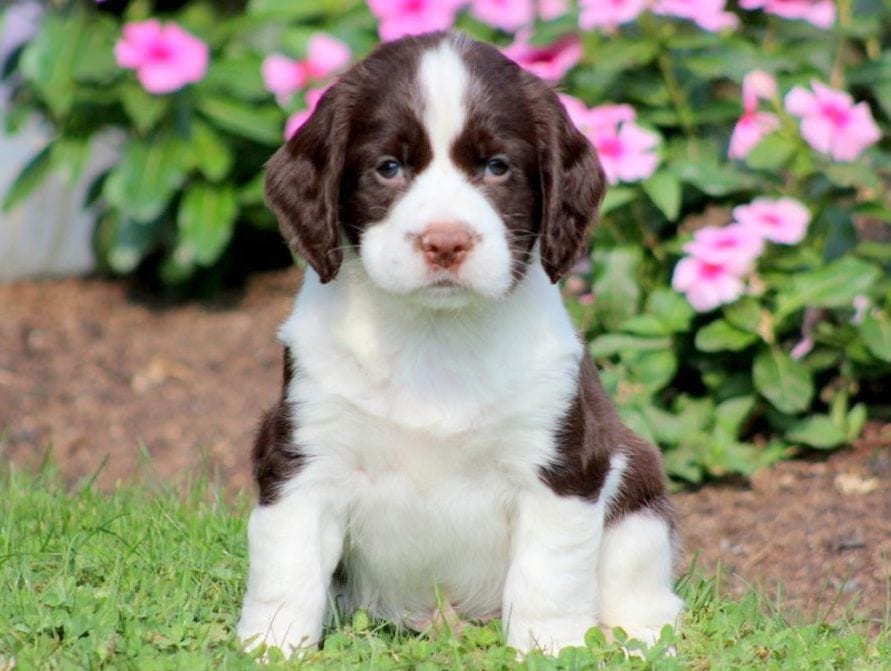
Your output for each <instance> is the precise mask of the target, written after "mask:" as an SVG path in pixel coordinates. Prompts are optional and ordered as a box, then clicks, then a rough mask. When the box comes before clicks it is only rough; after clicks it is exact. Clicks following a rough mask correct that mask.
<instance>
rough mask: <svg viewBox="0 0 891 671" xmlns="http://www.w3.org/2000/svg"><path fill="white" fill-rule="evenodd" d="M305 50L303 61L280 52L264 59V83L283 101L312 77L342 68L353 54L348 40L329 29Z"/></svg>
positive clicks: (314, 37)
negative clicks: (345, 41)
mask: <svg viewBox="0 0 891 671" xmlns="http://www.w3.org/2000/svg"><path fill="white" fill-rule="evenodd" d="M306 51H307V54H306V60H303V61H296V60H294V59H292V58H288V57H287V56H282V55H281V54H271V55H269V56H267V57H266V58H265V59H264V60H263V66H262V72H263V83H264V84H265V85H266V88H267V89H268V90H269V91H271V92H272V93H274V94H275V97H276V100H278V103H279V104H280V105H286V104H287V102H288V100H290V98H291V96H292V95H294V94H295V93H296V92H297V91H299V90H300V89H302V88H303V87H304V86H306V85H307V84H308V83H309V82H310V81H311V80H319V79H324V78H325V77H327V76H328V75H331V74H333V73H335V72H337V71H338V70H341V69H343V68H344V67H346V66H347V65H349V62H350V58H351V57H352V54H351V53H350V48H349V47H348V46H347V45H346V44H344V43H343V42H341V41H340V40H338V39H336V38H334V37H331V36H330V35H328V34H326V33H315V34H314V35H313V36H312V37H310V38H309V43H308V45H307V49H306Z"/></svg>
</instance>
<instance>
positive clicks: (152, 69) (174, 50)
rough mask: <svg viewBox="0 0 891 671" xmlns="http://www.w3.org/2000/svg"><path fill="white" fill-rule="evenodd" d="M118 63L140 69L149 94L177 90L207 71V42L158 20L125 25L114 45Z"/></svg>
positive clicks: (197, 79)
mask: <svg viewBox="0 0 891 671" xmlns="http://www.w3.org/2000/svg"><path fill="white" fill-rule="evenodd" d="M114 55H115V59H116V60H117V63H118V65H120V66H121V67H123V68H128V69H131V70H136V78H137V79H138V80H139V83H140V84H142V86H143V88H145V90H146V91H148V92H149V93H155V94H162V93H172V92H173V91H177V90H179V89H181V88H183V87H184V86H186V85H187V84H193V83H195V82H197V81H200V80H201V79H202V78H203V77H204V74H205V73H206V72H207V64H208V60H209V53H208V49H207V45H206V44H205V43H204V42H202V41H201V40H200V39H198V38H197V37H195V36H194V35H192V34H191V33H189V32H187V31H185V30H183V29H182V28H180V27H179V26H178V25H177V24H175V23H167V24H164V25H162V24H161V22H160V21H158V20H156V19H149V20H148V21H140V22H137V23H128V24H125V25H124V28H123V36H122V37H121V39H120V40H118V42H117V44H115V47H114Z"/></svg>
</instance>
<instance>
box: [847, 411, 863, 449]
mask: <svg viewBox="0 0 891 671" xmlns="http://www.w3.org/2000/svg"><path fill="white" fill-rule="evenodd" d="M866 417H867V409H866V404H865V403H858V404H857V405H855V406H854V407H853V408H851V410H850V411H849V412H848V416H847V417H846V418H845V438H846V440H847V442H849V443H852V442H854V441H855V440H857V439H858V438H859V437H860V432H861V431H862V430H863V425H864V424H865V423H866Z"/></svg>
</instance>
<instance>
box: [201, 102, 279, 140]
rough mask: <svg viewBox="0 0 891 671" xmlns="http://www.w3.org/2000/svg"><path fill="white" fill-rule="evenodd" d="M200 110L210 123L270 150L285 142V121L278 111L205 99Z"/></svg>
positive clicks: (270, 108)
mask: <svg viewBox="0 0 891 671" xmlns="http://www.w3.org/2000/svg"><path fill="white" fill-rule="evenodd" d="M197 106H198V109H199V110H200V111H201V112H202V113H203V114H204V115H205V116H206V117H207V118H208V119H210V121H212V122H213V123H214V124H216V125H217V126H219V127H220V128H222V129H224V130H227V131H229V132H230V133H233V134H235V135H239V136H241V137H245V138H247V139H249V140H256V141H257V142H260V143H262V144H265V145H269V146H278V145H280V144H282V143H283V142H284V127H285V126H284V119H283V118H282V114H281V113H280V112H279V111H278V110H277V109H276V108H274V107H270V106H262V107H261V106H258V105H251V104H247V103H242V102H238V101H235V100H230V99H228V98H222V97H204V98H201V99H200V100H199V101H198V103H197Z"/></svg>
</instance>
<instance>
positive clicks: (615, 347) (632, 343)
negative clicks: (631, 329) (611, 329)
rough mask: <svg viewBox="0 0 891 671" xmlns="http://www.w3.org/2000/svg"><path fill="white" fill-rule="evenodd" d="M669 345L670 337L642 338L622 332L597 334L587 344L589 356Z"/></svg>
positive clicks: (662, 348) (654, 348)
mask: <svg viewBox="0 0 891 671" xmlns="http://www.w3.org/2000/svg"><path fill="white" fill-rule="evenodd" d="M669 347H671V338H642V337H640V336H633V335H624V334H622V333H607V334H605V335H602V336H598V337H596V338H594V340H592V341H591V344H590V345H588V351H589V352H590V353H591V356H595V357H605V356H612V355H613V354H620V353H631V352H644V351H649V350H664V349H667V348H669Z"/></svg>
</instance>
